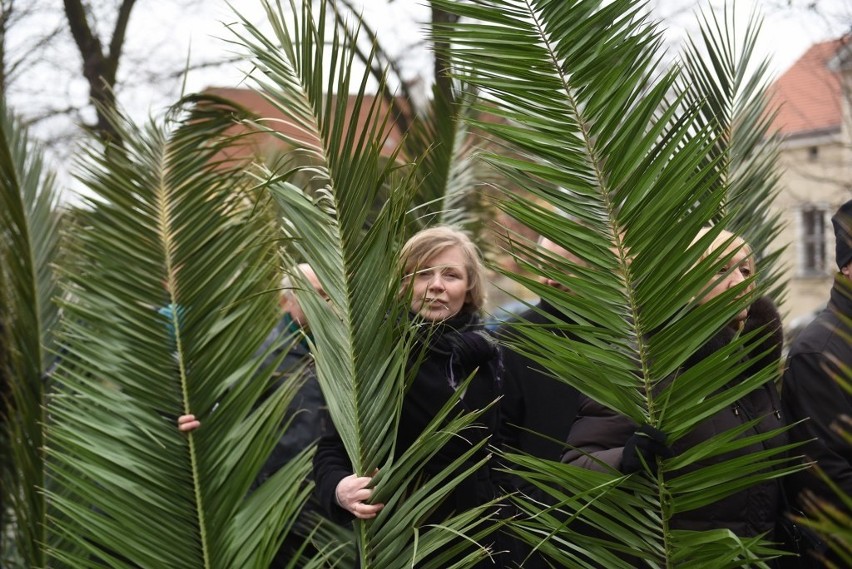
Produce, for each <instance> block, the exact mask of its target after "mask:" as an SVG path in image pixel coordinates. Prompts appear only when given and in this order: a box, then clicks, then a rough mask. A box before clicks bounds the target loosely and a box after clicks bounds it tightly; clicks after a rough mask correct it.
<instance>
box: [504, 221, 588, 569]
mask: <svg viewBox="0 0 852 569" xmlns="http://www.w3.org/2000/svg"><path fill="white" fill-rule="evenodd" d="M538 245H539V247H540V248H541V250H542V251H543V253H544V254H545V255H548V254H549V255H554V256H557V257H561V258H563V259H565V260H567V261H570V262H571V263H574V264H577V265H582V261H581V260H580V259H579V258H578V257H577V256H576V255H574V254H573V253H571V252H570V251H568V250H567V249H565V248H564V247H561V246H560V245H557V244H556V243H554V242H553V241H551V240H550V239H547V238H545V237H542V238H541V239H539V242H538ZM543 282H544V284H546V285H548V286H552V287H554V288H560V289H563V290H564V289H565V287H564V286H563V285H562V284H561V283H560V282H559V281H556V280H552V279H544V280H543ZM554 319H555V320H556V321H561V322H562V323H564V324H570V322H567V321H566V316H565V315H564V314H563V313H562V312H560V311H559V310H557V309H556V308H555V307H554V306H553V305H551V304H550V303H549V302H547V301H546V300H544V299H540V300H539V302H538V304H537V305H536V306H535V308H530V309H528V310H526V311H524V312H522V313H521V314H519V315H518V316H517V317H516V318H514V319H513V320H511V321H509V322H507V323H506V324H504V325H503V326H501V327H500V328H499V329H498V330H497V337H498V338H499V339H500V340H501V342H505V343H508V344H509V345H511V343H512V342H513V341H514V340H515V339H516V338H517V331H516V330H515V329H514V326H518V325H521V326H540V327H546V326H552V325H553V322H554ZM552 331H553V333H554V334H564V333H565V332H563V331H560V330H557V329H555V328H553V329H552ZM503 368H504V374H503V399H501V400H500V443H501V445H502V446H503V447H504V449H505V450H506V451H508V452H519V453H525V454H529V455H532V456H535V457H538V458H544V459H548V460H559V458H560V457H561V456H562V453H563V452H565V440H566V439H567V438H568V431H569V430H570V429H571V424H572V423H573V422H574V418H575V416H576V414H577V408H578V405H579V401H580V392H579V391H578V390H577V389H576V388H574V387H572V386H570V385H568V384H567V383H564V382H562V381H559V380H558V379H555V378H554V377H553V376H552V375H551V374H550V373H549V372H548V371H547V370H546V369H544V367H543V366H542V365H541V364H539V363H537V362H534V361H533V360H531V359H530V358H528V357H526V356H524V355H522V354H521V353H519V352H517V351H515V350H512V349H504V351H503ZM504 480H506V481H508V482H509V483H510V487H509V488H506V489H505V490H507V491H515V490H520V491H522V492H523V493H524V494H527V495H535V496H537V497H539V498H540V499H541V496H539V495H538V492H537V491H536V489H535V488H532V487H529V485H526V484H524V483H523V482H522V481H521V480H520V479H518V478H515V477H512V478H504ZM507 539H509V540H510V542H511V543H510V548H511V549H512V552H511V554H512V557H513V558H514V560H515V562H516V564H517V565H518V566H523V567H525V568H526V569H539V568H546V567H549V565H547V564H546V561H545V559H544V557H543V555H541V554H538V553H534V552H532V548H531V547H530V546H528V545H527V544H526V543H524V542H522V541H520V540H518V539H513V538H507Z"/></svg>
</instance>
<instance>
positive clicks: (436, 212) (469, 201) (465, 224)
mask: <svg viewBox="0 0 852 569" xmlns="http://www.w3.org/2000/svg"><path fill="white" fill-rule="evenodd" d="M327 1H328V3H329V5H330V6H331V7H333V9H334V16H335V21H336V22H337V24H338V25H340V26H341V30H342V31H343V32H344V33H345V34H346V39H347V41H348V42H350V43H351V45H352V46H353V47H352V49H353V50H354V51H355V58H354V59H355V60H357V61H359V62H361V63H362V64H364V65H368V68H369V70H370V74H371V76H372V78H373V79H374V80H375V81H377V82H378V85H379V88H378V92H379V94H380V95H381V97H382V99H383V100H384V101H385V104H386V105H387V106H388V107H389V109H390V117H389V119H390V121H392V122H393V123H394V124H395V127H396V129H397V130H398V131H399V132H400V133H401V134H402V135H403V136H404V142H403V150H402V153H403V157H404V158H405V159H407V160H410V161H415V160H416V161H418V162H419V163H420V164H419V167H418V168H417V173H416V176H417V182H416V184H417V189H416V191H415V193H414V197H413V204H412V217H413V226H414V227H418V228H422V227H428V226H429V225H434V224H436V223H440V224H444V225H453V226H455V227H459V228H462V229H464V230H466V231H468V232H469V233H470V235H471V238H472V239H473V240H474V242H475V243H477V245H479V247H480V248H481V249H482V250H483V251H485V252H486V253H490V252H492V250H493V249H494V248H493V247H492V245H491V241H492V240H491V239H490V236H488V235H487V234H486V233H487V227H488V224H489V222H490V221H491V220H492V218H493V217H494V214H495V213H496V209H495V208H494V207H493V205H492V203H491V201H490V200H489V196H488V195H487V193H486V192H482V191H480V190H481V189H482V187H483V185H484V184H487V183H488V182H489V181H490V179H491V178H492V177H493V176H494V174H495V173H494V172H493V171H489V170H488V169H487V168H486V165H485V163H483V162H482V161H478V160H476V159H475V154H476V152H477V151H478V150H479V146H478V142H479V140H478V139H477V138H476V137H475V136H474V135H473V133H472V132H471V129H470V126H469V123H468V121H467V120H465V118H466V117H467V118H469V119H472V118H474V117H473V116H472V114H473V113H472V104H471V103H472V102H473V101H474V100H475V99H476V94H475V93H474V92H472V91H471V90H469V89H466V88H465V86H464V85H461V84H459V83H458V82H454V81H452V79H451V78H449V70H448V69H440V71H438V70H437V69H438V67H439V66H442V65H445V64H448V63H449V62H447V61H444V60H443V59H441V54H436V57H437V58H438V59H439V60H441V61H443V63H441V64H439V63H438V62H436V73H439V76H436V78H435V79H436V84H435V85H434V86H433V88H432V96H431V97H430V98H429V99H428V102H427V103H425V104H423V103H418V101H417V99H416V97H415V95H414V93H412V90H411V89H410V88H409V86H408V85H407V84H406V81H405V78H404V76H403V74H402V70H401V69H400V66H399V64H398V62H397V61H396V60H394V58H393V57H390V56H389V55H388V54H387V53H386V52H385V51H383V50H382V44H381V42H380V38H379V36H378V34H377V32H376V31H375V30H374V29H372V28H371V27H370V25H369V23H368V22H366V21H365V20H364V19H363V18H362V17H361V14H360V12H359V11H358V9H357V8H356V6H354V5H353V4H352V2H351V1H350V0H327ZM359 32H360V33H359ZM425 39H426V38H424V41H425ZM359 43H360V44H361V45H359ZM386 74H390V77H391V78H392V79H394V80H395V81H387V80H386V79H385V76H386ZM391 82H392V83H394V85H393V86H391V85H389V84H388V83H391Z"/></svg>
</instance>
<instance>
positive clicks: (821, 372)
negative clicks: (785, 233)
mask: <svg viewBox="0 0 852 569" xmlns="http://www.w3.org/2000/svg"><path fill="white" fill-rule="evenodd" d="M831 222H832V224H833V226H834V234H835V240H836V261H837V266H838V269H839V271H838V272H837V274H836V275H835V277H834V285H833V286H832V288H831V297H830V299H829V301H828V306H827V307H826V308H825V310H823V311H822V312H821V313H820V314H819V315H818V316H817V317H816V319H815V320H814V321H813V322H811V323H810V324H809V325H808V326H807V327H806V328H805V329H804V330H803V331H802V332H801V333H800V334H799V335H798V336H797V337H796V340H795V341H794V342H793V344H792V346H791V347H790V352H789V354H788V357H787V367H786V370H785V372H784V381H783V386H782V390H781V400H782V404H783V406H784V411H785V413H786V414H787V417H788V419H789V421H790V422H791V423H794V422H798V421H802V420H803V419H804V421H802V422H800V423H798V424H797V425H795V426H794V427H793V428H792V430H791V431H790V437H791V438H792V439H793V440H796V441H802V442H804V446H803V447H802V449H801V452H802V453H803V454H805V455H806V456H807V457H808V459H810V460H813V461H814V462H815V463H816V464H817V465H818V466H819V467H820V469H821V470H822V471H823V472H824V473H825V474H826V476H828V478H829V479H830V480H831V481H832V482H833V483H834V484H836V485H837V486H838V487H839V488H840V489H841V490H842V491H843V492H845V493H846V494H848V495H850V496H852V445H850V444H849V440H848V439H845V438H844V437H843V435H842V430H843V428H842V420H843V417H844V416H846V417H852V393H850V392H848V391H846V390H844V389H843V388H841V386H840V384H839V383H838V381H837V379H841V380H846V381H849V379H850V376H849V366H852V201H848V202H846V203H845V204H843V205H842V206H841V207H840V209H838V211H837V213H836V214H835V215H834V217H832V219H831ZM846 430H847V431H849V430H852V429H850V428H849V427H848V426H846ZM787 490H788V492H789V494H790V497H791V501H793V502H799V501H800V499H801V498H803V497H804V496H803V495H802V492H803V491H804V490H808V491H810V492H811V493H813V494H815V495H816V496H817V497H818V498H820V499H822V500H825V501H827V502H828V503H830V504H831V505H833V506H835V507H838V508H841V509H842V508H843V504H842V502H841V501H840V499H839V498H838V496H837V494H835V492H833V491H832V490H831V489H830V488H828V487H827V485H826V484H825V483H824V482H823V481H822V479H821V478H819V476H817V474H816V473H815V472H814V471H813V470H812V469H811V470H806V471H803V472H800V473H797V474H796V475H794V476H793V477H791V479H790V480H789V481H788V484H787Z"/></svg>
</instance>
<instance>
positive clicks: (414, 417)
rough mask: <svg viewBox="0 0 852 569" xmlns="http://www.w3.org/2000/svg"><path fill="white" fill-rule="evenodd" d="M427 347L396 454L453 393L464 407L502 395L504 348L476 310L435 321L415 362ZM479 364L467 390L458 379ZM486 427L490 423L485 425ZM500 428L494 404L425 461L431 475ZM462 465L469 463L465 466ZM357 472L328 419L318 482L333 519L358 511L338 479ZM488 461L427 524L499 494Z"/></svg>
mask: <svg viewBox="0 0 852 569" xmlns="http://www.w3.org/2000/svg"><path fill="white" fill-rule="evenodd" d="M420 349H423V350H425V353H424V355H423V358H422V360H421V362H420V366H419V368H418V369H417V372H416V375H415V377H414V379H413V380H412V382H411V385H410V387H409V389H408V391H407V392H406V394H405V397H404V399H403V406H402V415H401V418H400V423H399V428H398V432H397V446H396V454H397V456H399V455H401V454H402V453H403V452H405V450H407V449H408V448H409V447H410V446H411V445H412V444H413V443H414V441H415V440H416V439H417V437H419V436H420V434H421V433H422V432H423V430H424V429H425V428H426V426H427V425H428V424H429V423H430V422H431V421H432V419H433V418H434V417H435V416H436V415H437V414H438V412H439V411H440V409H441V408H442V407H443V406H444V404H445V403H446V402H447V401H448V400H449V399H451V398H457V402H456V408H457V410H458V412H466V411H473V410H479V409H484V408H485V407H487V406H488V405H489V404H491V403H492V402H494V401H495V399H497V398H498V396H499V394H500V390H499V368H500V355H499V354H500V352H499V350H498V348H497V346H496V343H495V342H494V341H493V340H492V339H491V338H489V337H488V336H487V334H486V333H485V332H484V330H483V329H482V326H481V324H480V322H479V319H478V318H477V317H476V316H474V315H472V314H463V315H459V316H456V317H454V318H452V319H450V320H447V321H445V322H443V323H441V324H438V325H436V326H429V329H428V331H427V330H426V329H424V334H422V335H421V338H420V339H419V340H418V342H417V343H416V345H415V347H414V348H413V349H412V353H411V362H410V365H412V364H413V362H414V361H416V360H417V359H418V356H419V350H420ZM477 368H478V371H477V373H476V375H475V376H474V378H473V380H472V381H471V382H470V384H469V386H468V388H467V391H466V392H465V393H464V394H463V395H462V394H461V393H459V392H458V391H456V390H455V389H454V387H453V385H452V384H453V383H455V384H458V382H461V381H463V380H464V379H466V378H467V377H468V375H469V374H470V373H472V372H473V371H474V370H475V369H477ZM483 427H484V428H483ZM496 430H497V410H496V408H495V407H493V406H492V407H491V408H490V409H489V410H488V411H486V412H485V413H484V414H483V415H482V416H481V417H480V419H479V420H478V422H477V423H474V426H473V427H472V428H468V429H465V431H464V432H463V433H462V434H463V436H457V437H452V438H451V439H450V440H449V441H448V442H447V444H446V445H445V446H444V447H443V448H441V449H440V451H439V452H438V453H437V455H435V456H434V457H433V458H432V460H431V461H430V462H429V463H427V464H424V465H423V469H422V473H423V474H424V475H425V477H427V478H428V477H430V476H432V475H435V474H438V473H443V472H444V470H445V469H446V468H447V467H448V466H449V465H450V464H451V463H452V462H453V461H454V460H455V459H456V458H458V457H459V456H461V455H462V454H463V453H464V452H466V451H467V450H469V449H470V448H471V446H473V445H475V444H476V443H478V442H479V441H481V440H483V439H484V438H487V437H490V436H491V435H492V434H494V433H495V432H496ZM486 454H487V450H486V449H485V448H483V449H481V450H480V451H479V452H478V453H476V454H474V456H473V457H472V458H471V459H469V460H468V462H467V463H466V464H467V466H469V465H470V464H472V463H473V462H475V461H479V460H480V459H481V458H483V457H484V456H486ZM462 468H466V467H465V466H463V467H462ZM350 474H352V464H351V462H350V461H349V458H348V456H347V455H346V451H345V449H344V447H343V442H342V441H341V439H340V436H339V434H338V433H337V431H336V430H335V429H334V425H333V424H331V422H330V421H327V424H326V432H325V434H324V435H323V436H322V438H321V439H320V441H319V444H318V446H317V452H316V454H315V456H314V481H315V482H316V491H315V492H316V495H317V497H318V499H319V502H320V504H321V505H322V506H323V507H324V509H325V510H326V511H327V512H328V514H329V515H330V516H332V519H335V520H336V521H339V522H345V521H350V520H352V519H353V516H352V515H351V514H350V513H349V512H348V511H346V510H344V509H343V508H341V507H340V506H339V505H338V504H337V499H336V495H335V490H336V488H337V485H338V483H339V482H340V481H341V480H342V479H343V478H345V477H346V476H349V475H350ZM491 477H492V472H491V469H490V467H489V466H488V465H486V466H484V467H481V468H479V469H478V470H477V471H476V472H475V473H474V475H472V476H469V477H467V478H466V479H464V480H463V481H462V483H461V484H460V485H459V486H457V487H456V488H455V489H454V490H453V492H452V493H451V494H450V495H449V496H448V497H447V499H446V500H445V501H444V503H443V504H441V506H440V507H439V508H438V509H437V510H436V511H435V512H433V513H432V514H431V515H430V517H429V520H428V522H427V523H432V522H438V521H441V520H443V519H446V518H447V516H449V515H450V514H452V513H453V512H456V513H458V512H461V511H464V510H469V509H471V508H472V507H475V506H478V505H482V504H483V503H485V502H487V501H488V500H491V499H493V498H494V497H495V496H496V489H495V486H494V484H493V483H492V480H491Z"/></svg>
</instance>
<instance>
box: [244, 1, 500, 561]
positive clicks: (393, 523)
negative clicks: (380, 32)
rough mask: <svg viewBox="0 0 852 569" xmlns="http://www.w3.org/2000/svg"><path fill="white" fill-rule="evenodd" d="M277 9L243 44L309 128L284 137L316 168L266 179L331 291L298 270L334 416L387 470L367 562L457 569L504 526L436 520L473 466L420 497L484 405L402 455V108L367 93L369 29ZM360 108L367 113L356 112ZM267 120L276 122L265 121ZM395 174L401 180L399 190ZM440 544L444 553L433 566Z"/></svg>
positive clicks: (292, 237) (469, 519)
mask: <svg viewBox="0 0 852 569" xmlns="http://www.w3.org/2000/svg"><path fill="white" fill-rule="evenodd" d="M264 7H265V9H266V14H267V18H268V20H269V24H270V28H271V30H272V31H271V32H270V34H269V35H268V36H267V35H265V34H264V33H262V32H261V31H260V30H259V29H258V28H257V27H255V26H253V25H252V24H251V23H250V22H248V21H247V20H243V21H242V26H243V29H242V30H241V31H237V32H236V33H237V37H238V41H237V43H241V44H242V45H244V46H245V47H246V48H248V50H249V52H250V54H251V57H252V60H253V63H254V66H255V68H256V69H257V70H258V73H257V75H256V76H255V77H254V81H255V83H256V85H257V86H258V88H259V90H260V91H261V92H262V94H263V95H264V96H265V97H266V98H267V100H268V101H269V102H270V103H271V104H272V105H274V106H275V107H276V110H277V111H278V112H280V113H282V114H283V115H284V116H285V117H286V118H285V122H286V123H287V124H289V125H290V127H291V128H293V129H295V130H294V131H295V132H298V136H295V135H287V134H282V133H278V134H276V136H279V137H281V138H282V140H284V141H285V142H286V143H288V144H289V145H291V146H292V148H293V150H292V154H293V155H297V156H300V157H302V158H304V160H303V161H302V162H301V163H302V164H305V163H307V164H310V166H304V167H301V168H296V167H294V169H293V170H292V171H289V170H288V171H284V170H281V171H271V170H269V169H260V170H259V173H258V177H259V179H260V180H261V181H262V182H263V184H264V185H265V187H268V188H269V190H270V191H271V193H272V195H273V196H274V197H275V198H276V200H277V201H278V203H279V204H280V206H281V211H283V212H284V218H283V229H284V233H285V236H286V238H287V239H288V240H289V241H290V246H289V251H290V253H291V255H292V256H293V257H295V258H298V259H300V260H304V261H306V262H308V263H309V264H310V265H311V266H312V268H313V269H314V271H315V272H316V275H317V277H318V279H319V281H320V283H321V284H322V287H323V289H324V291H325V293H326V295H327V298H320V296H319V295H318V294H316V293H315V292H314V291H313V290H312V289H311V287H309V286H307V283H304V282H303V279H302V277H301V276H300V275H299V274H294V275H293V277H294V279H296V281H297V282H300V283H302V285H304V286H301V287H300V288H299V289H298V291H297V295H298V297H299V302H300V304H301V305H302V307H303V308H304V310H305V313H306V315H307V317H308V320H309V321H310V323H311V332H312V346H311V351H312V353H313V355H314V357H315V359H316V371H317V377H318V379H319V382H320V385H321V386H322V390H323V393H324V395H325V397H326V400H327V403H328V408H329V412H330V414H331V417H332V420H333V421H334V424H335V426H336V428H337V431H338V433H339V434H340V437H341V439H342V441H343V444H344V446H345V448H346V451H347V453H348V455H349V458H350V460H351V463H352V468H353V471H354V472H355V473H357V474H359V475H371V474H372V473H373V472H374V471H375V470H376V469H377V468H378V469H379V474H378V475H377V476H376V477H375V480H376V484H377V486H376V496H377V498H376V499H381V500H382V501H383V502H384V503H385V504H387V506H386V507H385V509H384V510H382V512H381V513H380V514H379V516H378V517H377V518H376V519H375V520H373V521H369V522H363V521H356V523H355V530H356V540H357V544H358V557H359V560H360V563H361V566H362V567H382V568H383V569H384V568H387V569H390V568H395V567H400V568H402V567H408V566H410V565H411V564H412V563H415V562H417V563H418V566H422V567H435V568H437V567H447V564H446V562H447V559H448V558H449V557H450V556H452V555H461V556H462V557H464V559H463V560H461V561H459V562H458V563H457V564H454V565H453V566H454V567H464V566H468V565H470V563H472V562H473V561H475V560H477V559H481V558H482V557H484V556H486V555H488V552H487V550H485V549H482V548H477V547H476V546H475V544H473V543H472V542H468V541H465V540H462V541H461V542H458V541H455V540H456V537H457V535H466V536H467V537H468V538H470V539H471V540H472V541H475V540H477V539H479V538H480V537H481V536H483V535H485V534H486V533H487V532H489V531H491V529H492V528H491V527H490V525H491V524H489V522H488V518H487V516H484V515H483V514H482V511H483V510H484V507H483V508H482V509H478V510H474V511H471V512H465V513H463V514H461V515H459V516H456V517H454V518H451V519H449V520H445V521H444V523H443V525H442V526H440V527H432V528H426V527H425V526H424V525H423V524H424V520H426V519H427V518H428V516H429V514H430V513H431V512H432V511H434V509H435V508H436V507H437V505H438V504H439V503H440V501H441V500H442V499H443V498H444V497H445V496H446V495H447V494H448V493H449V492H450V491H451V490H452V488H454V487H455V485H456V484H457V483H458V482H459V481H460V480H461V478H462V477H463V476H464V475H465V474H466V472H457V471H454V470H457V469H451V470H449V471H448V475H447V477H446V478H443V479H441V480H440V481H438V480H434V479H433V482H432V483H431V486H427V487H426V488H429V490H431V491H427V490H425V489H424V488H420V490H419V491H415V494H414V498H412V497H411V496H410V493H411V492H412V486H411V485H412V482H413V480H415V478H416V476H417V475H418V473H419V470H420V467H421V466H422V464H423V461H425V460H426V459H428V457H430V456H431V455H432V454H434V453H435V452H436V451H437V449H439V448H440V446H441V445H442V444H444V442H445V441H446V437H448V436H458V433H459V431H461V430H462V429H464V428H466V427H467V426H468V425H470V423H471V422H472V421H473V420H475V419H476V416H477V414H469V415H467V416H463V417H450V415H449V413H450V410H451V409H452V405H450V404H448V405H447V406H446V408H445V409H444V411H443V413H442V414H440V415H439V416H438V417H436V418H435V421H434V423H433V424H432V427H431V429H430V430H429V431H427V432H426V433H424V435H423V438H422V439H421V441H422V444H420V443H418V444H417V445H414V446H413V447H412V448H411V449H408V451H406V452H405V453H402V454H401V455H400V456H396V454H397V453H395V452H394V445H395V433H396V427H397V425H398V422H399V415H400V412H401V403H402V397H403V394H404V390H405V385H406V378H407V377H408V373H409V370H407V369H406V362H407V361H408V359H409V358H408V351H409V347H410V340H411V331H410V330H409V329H408V325H407V319H406V318H404V317H403V316H404V312H405V311H406V305H405V302H404V299H400V298H399V287H400V282H401V277H402V275H401V274H400V273H399V268H398V266H397V265H398V258H399V249H400V247H401V245H402V239H403V238H404V236H405V233H406V220H407V218H408V209H409V207H410V204H411V201H412V195H413V192H414V189H413V188H414V187H415V184H414V182H413V181H414V180H416V179H417V177H416V175H415V174H413V173H410V172H409V169H406V168H404V167H402V168H401V167H400V166H399V165H397V164H396V163H395V162H396V159H397V157H398V156H399V153H400V148H394V147H391V148H390V152H389V155H383V153H382V149H383V148H384V147H385V146H386V145H387V144H388V143H389V139H388V136H387V135H388V132H389V131H388V124H389V117H388V115H387V112H385V111H384V110H383V109H382V106H381V105H380V103H379V102H378V101H377V100H376V99H371V98H369V97H367V96H366V87H367V84H368V81H367V79H368V77H369V75H370V73H369V71H367V72H364V74H363V75H361V76H357V75H355V73H354V70H353V69H354V67H355V66H353V65H352V63H353V60H354V58H355V57H357V55H356V51H357V50H356V49H355V46H354V42H355V41H357V34H356V33H353V32H352V31H349V30H341V29H340V27H339V22H338V23H337V25H334V26H331V27H332V36H331V38H330V39H328V40H327V39H325V37H324V35H323V30H325V29H326V25H327V21H326V12H325V8H326V6H325V3H323V4H322V5H321V6H320V8H319V9H318V10H317V12H316V13H315V12H313V11H312V9H311V6H310V3H309V2H303V3H302V4H301V6H298V5H297V3H296V2H295V1H293V2H291V3H290V6H289V7H290V9H291V11H292V12H293V13H294V14H298V17H296V18H295V20H294V22H293V23H292V24H291V25H287V24H286V23H285V22H288V17H286V14H285V13H284V12H283V9H282V7H281V6H280V5H279V6H277V7H273V6H272V5H271V3H268V2H264ZM329 25H330V23H329ZM367 67H368V68H369V67H370V64H369V62H368V64H367ZM380 88H381V87H380ZM348 93H354V94H352V95H348V96H345V94H348ZM358 116H360V117H362V120H361V121H360V123H359V121H356V120H354V119H353V120H349V117H358ZM253 124H254V126H256V127H259V128H263V127H264V120H263V119H261V120H258V121H255V122H254V123H253ZM270 133H271V134H274V133H272V132H271V131H270ZM290 163H291V164H296V163H297V161H295V160H294V161H291V162H290ZM305 173H309V174H310V175H311V180H310V184H305V185H304V186H303V187H300V186H297V185H296V184H295V183H294V182H295V181H298V180H300V179H304V174H305ZM297 174H302V176H297ZM391 183H393V184H398V185H394V186H392V188H393V189H392V191H390V192H389V193H387V192H385V188H386V187H387V186H388V185H389V184H391ZM383 195H386V196H387V197H386V198H383ZM377 203H378V204H379V207H378V208H377V210H374V211H371V207H370V206H372V205H374V204H377ZM300 279H301V280H300ZM438 426H440V430H438ZM476 450H478V449H472V450H471V454H472V453H473V452H475V451H476ZM461 464H462V461H461V460H459V462H458V465H457V466H459V467H460V466H461ZM415 488H417V485H415ZM406 496H409V497H408V498H406ZM427 529H428V531H426V530H427ZM451 542H453V544H452V545H449V544H451ZM429 554H433V555H434V557H432V558H430V560H429V561H426V562H422V561H421V560H422V559H423V558H424V556H426V555H429Z"/></svg>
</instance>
